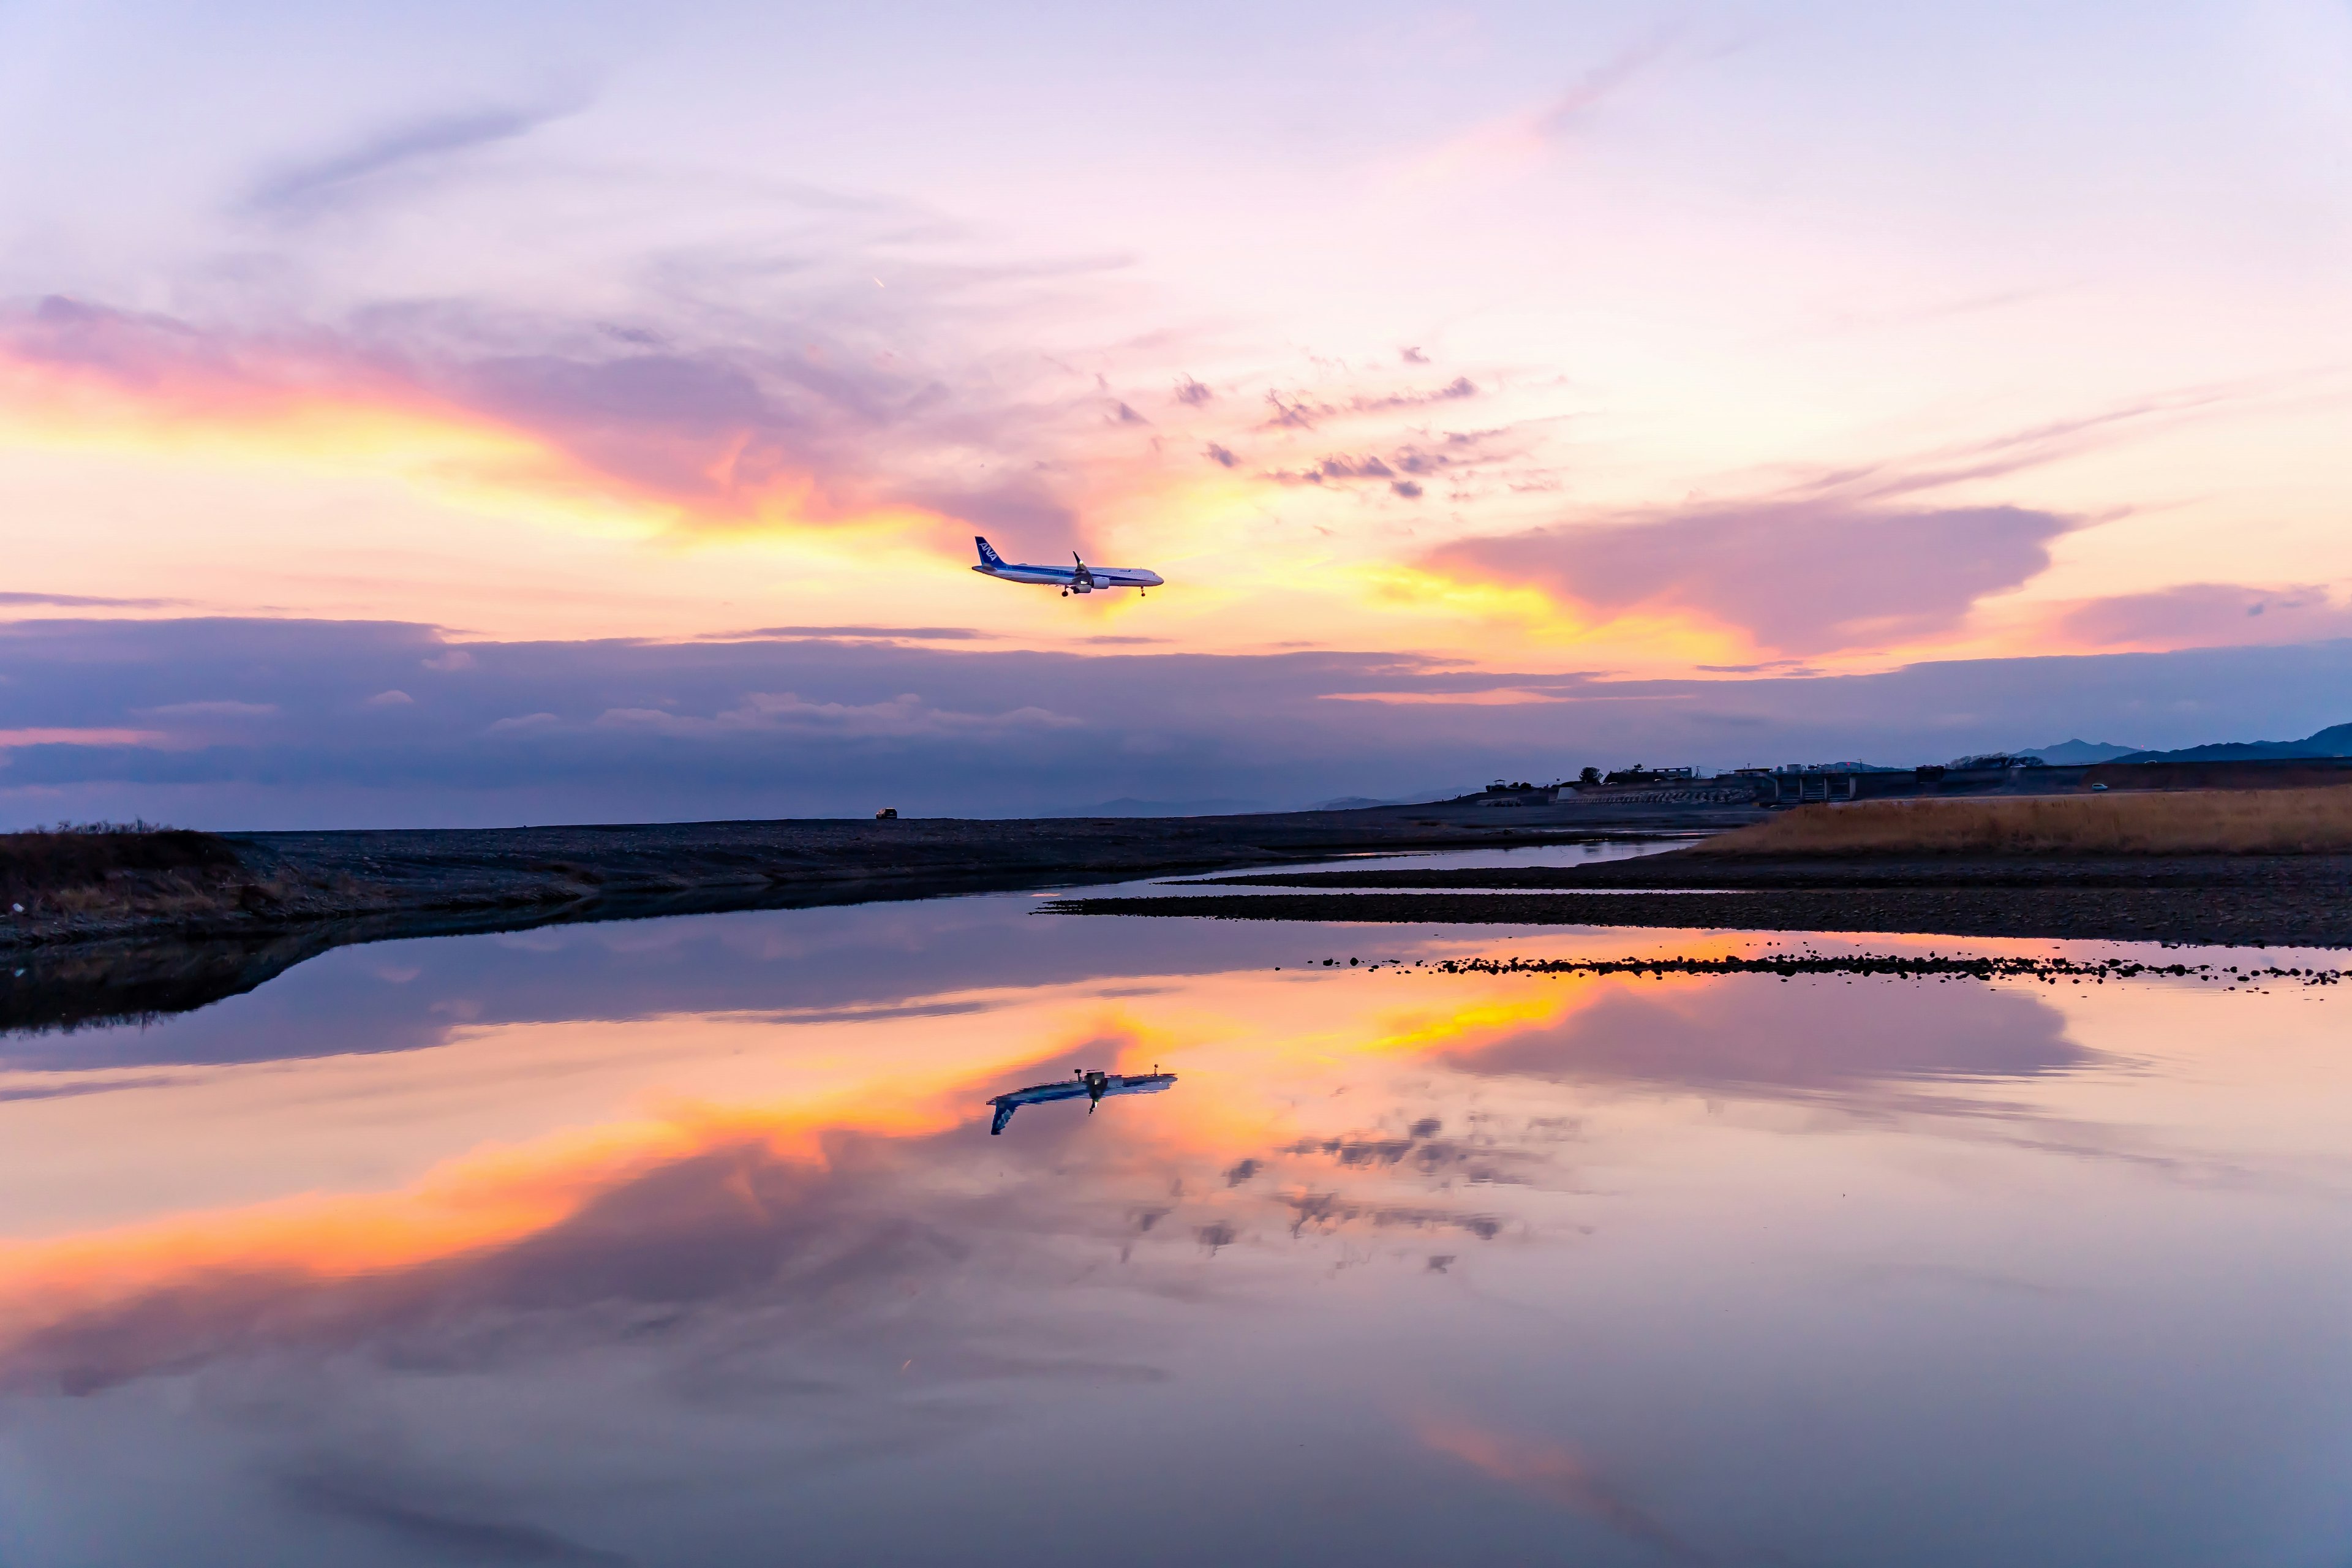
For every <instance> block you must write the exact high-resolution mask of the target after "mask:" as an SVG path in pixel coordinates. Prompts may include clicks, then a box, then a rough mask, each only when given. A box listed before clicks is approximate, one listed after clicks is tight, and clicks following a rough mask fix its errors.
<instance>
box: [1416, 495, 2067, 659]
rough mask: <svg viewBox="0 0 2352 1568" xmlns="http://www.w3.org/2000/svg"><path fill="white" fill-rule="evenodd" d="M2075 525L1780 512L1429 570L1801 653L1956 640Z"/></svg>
mask: <svg viewBox="0 0 2352 1568" xmlns="http://www.w3.org/2000/svg"><path fill="white" fill-rule="evenodd" d="M2071 526H2072V524H2071V523H2069V522H2068V521H2066V520H2065V519H2063V518H2061V517H2058V516H2056V515H2054V514H2053V513H2050V512H2045V511H2032V510H2025V509H2023V508H2020V507H1971V508H1960V509H1952V510H1938V511H1889V510H1874V509H1869V508H1861V507H1854V506H1851V505H1845V504H1841V503H1836V502H1820V503H1811V504H1809V503H1801V502H1800V503H1780V504H1773V505H1766V506H1756V507H1747V508H1724V509H1720V510H1705V511H1697V512H1689V513H1684V514H1681V515H1678V516H1668V517H1662V518H1656V519H1643V520H1639V521H1623V522H1608V523H1598V524H1591V525H1585V526H1560V527H1554V528H1542V529H1536V530H1533V531H1529V532H1526V533H1515V534H1504V535H1497V536H1493V537H1489V538H1483V539H1475V538H1474V539H1465V540H1462V541H1458V542H1454V543H1453V544H1448V545H1445V546H1443V547H1442V548H1440V549H1438V550H1436V551H1434V552H1431V554H1430V555H1429V556H1427V557H1426V558H1425V560H1424V562H1423V564H1424V565H1426V566H1427V567H1428V568H1429V569H1430V570H1432V571H1434V572H1437V573H1440V574H1444V575H1448V576H1453V577H1457V578H1464V579H1469V580H1474V581H1483V582H1490V583H1499V584H1507V585H1510V586H1528V587H1534V588H1538V589H1540V590H1542V591H1543V592H1544V593H1545V594H1547V595H1550V596H1552V597H1553V598H1555V599H1558V600H1560V601H1563V602H1565V603H1569V604H1573V605H1577V606H1578V607H1580V609H1582V610H1583V611H1585V612H1586V613H1587V614H1589V615H1591V616H1597V617H1600V618H1603V619H1608V618H1614V617H1616V616H1623V615H1627V614H1633V613H1637V612H1638V613H1644V614H1663V615H1681V616H1698V617H1701V618H1704V619H1706V620H1709V621H1713V622H1716V623H1717V624H1719V625H1724V626H1734V627H1737V628H1738V629H1739V630H1740V631H1742V632H1744V633H1746V634H1747V635H1748V637H1749V638H1750V639H1751V640H1753V641H1754V642H1755V644H1756V645H1757V646H1758V647H1765V648H1770V649H1773V650H1776V651H1778V652H1781V653H1785V654H1798V655H1803V654H1815V653H1827V652H1833V651H1837V650H1842V649H1853V648H1868V647H1895V646H1900V645H1903V644H1906V643H1909V642H1915V641H1917V640H1919V639H1921V638H1924V637H1933V636H1935V635H1937V634H1939V633H1943V632H1948V631H1951V630H1953V629H1954V628H1956V627H1958V626H1959V625H1960V624H1961V622H1962V621H1963V620H1965V619H1966V617H1967V616H1968V614H1969V610H1970V609H1971V608H1972V607H1973V606H1974V605H1976V603H1977V601H1978V600H1979V599H1981V598H1984V597H1986V596H1988V595H1993V594H1999V593H2003V592H2006V591H2008V590H2010V589H2012V588H2016V587H2018V586H2020V585H2021V584H2024V583H2026V582H2028V581H2030V580H2031V579H2032V577H2034V576H2035V575H2036V574H2039V573H2041V572H2042V570H2043V569H2045V568H2046V567H2047V566H2048V565H2049V564H2050V549H2049V546H2050V542H2051V541H2053V540H2054V539H2056V538H2057V537H2058V536H2059V535H2060V534H2062V533H2064V532H2065V531H2067V530H2068V528H2070V527H2071Z"/></svg>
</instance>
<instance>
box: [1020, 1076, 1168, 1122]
mask: <svg viewBox="0 0 2352 1568" xmlns="http://www.w3.org/2000/svg"><path fill="white" fill-rule="evenodd" d="M1175 1081H1176V1075H1175V1074H1174V1073H1172V1072H1161V1071H1160V1069H1159V1068H1157V1067H1154V1068H1152V1069H1151V1070H1150V1072H1139V1073H1116V1072H1097V1071H1095V1070H1094V1069H1093V1068H1078V1069H1077V1070H1076V1071H1075V1072H1073V1073H1072V1074H1071V1075H1070V1079H1069V1081H1068V1082H1066V1083H1033V1084H1031V1085H1030V1086H1029V1087H1028V1088H1027V1089H1014V1090H1013V1091H1012V1092H1011V1093H1010V1094H1000V1095H998V1096H997V1097H996V1098H995V1099H993V1100H990V1101H989V1102H988V1103H989V1104H991V1105H992V1106H994V1107H996V1120H995V1121H992V1122H990V1123H989V1126H988V1132H989V1136H990V1137H994V1136H995V1135H996V1134H998V1133H1000V1132H1002V1131H1004V1124H1005V1123H1006V1122H1008V1121H1012V1120H1013V1112H1014V1111H1016V1110H1020V1109H1021V1108H1022V1107H1023V1106H1024V1105H1044V1104H1045V1103H1046V1102H1047V1101H1048V1100H1076V1099H1077V1097H1078V1096H1080V1095H1082V1094H1083V1095H1085V1096H1086V1097H1087V1100H1088V1101H1090V1102H1091V1103H1089V1104H1088V1105H1087V1115H1088V1116H1092V1115H1093V1114H1094V1113H1095V1107H1096V1106H1097V1105H1100V1104H1101V1103H1102V1101H1103V1096H1105V1095H1107V1094H1158V1093H1159V1092H1160V1090H1161V1089H1166V1088H1167V1087H1168V1086H1169V1085H1170V1084H1171V1083H1174V1082H1175Z"/></svg>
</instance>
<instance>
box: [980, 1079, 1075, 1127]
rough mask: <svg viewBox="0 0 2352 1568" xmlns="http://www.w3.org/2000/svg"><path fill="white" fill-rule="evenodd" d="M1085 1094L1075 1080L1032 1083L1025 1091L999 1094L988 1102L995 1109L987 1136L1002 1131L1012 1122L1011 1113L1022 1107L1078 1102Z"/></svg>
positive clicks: (1016, 1090)
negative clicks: (1005, 1125)
mask: <svg viewBox="0 0 2352 1568" xmlns="http://www.w3.org/2000/svg"><path fill="white" fill-rule="evenodd" d="M1086 1092H1087V1086H1086V1085H1085V1084H1084V1083H1082V1082H1080V1081H1079V1080H1078V1079H1065V1080H1063V1081H1062V1082H1060V1083H1033V1084H1031V1085H1030V1086H1029V1087H1028V1088H1027V1089H1013V1091H1012V1092H1011V1093H1009V1094H1000V1095H998V1096H997V1097H996V1098H995V1099H993V1100H990V1101H989V1102H988V1103H989V1104H991V1105H992V1106H994V1107H995V1108H996V1116H995V1119H994V1120H993V1121H992V1122H991V1123H990V1124H989V1129H988V1131H989V1134H990V1135H991V1136H992V1137H993V1136H994V1135H995V1134H997V1133H999V1132H1002V1131H1004V1124H1005V1123H1006V1122H1008V1121H1012V1120H1013V1112H1014V1111H1016V1110H1020V1109H1021V1108H1022V1107H1023V1106H1024V1105H1043V1104H1045V1102H1046V1101H1048V1100H1079V1099H1083V1098H1084V1097H1085V1095H1086Z"/></svg>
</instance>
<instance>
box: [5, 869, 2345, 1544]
mask: <svg viewBox="0 0 2352 1568" xmlns="http://www.w3.org/2000/svg"><path fill="white" fill-rule="evenodd" d="M1037 902H1038V896H1037V895H1031V894H1002V895H991V896H987V897H981V898H969V899H956V900H940V901H935V902H925V903H903V904H875V905H865V906H859V907H853V908H834V909H819V910H794V911H782V912H764V913H754V914H742V915H727V916H702V917H694V918H685V919H677V920H665V921H646V922H639V923H619V924H608V925H594V926H577V927H567V928H557V929H549V930H543V931H534V932H529V933H524V934H518V935H509V936H485V937H464V938H447V939H440V940H433V941H421V942H388V943H383V944H378V945H374V946H369V947H361V948H349V949H343V950H341V951H338V952H331V953H330V954H328V955H327V956H325V957H322V958H320V959H317V960H314V961H312V962H310V963H305V964H302V965H300V966H299V967H298V968H297V969H295V970H293V971H291V972H290V973H287V974H286V975H284V976H283V977H281V978H279V979H278V980H276V981H274V982H272V983H270V984H267V985H265V986H264V987H262V988H261V989H260V990H258V991H257V992H255V993H253V994H248V995H245V996H241V997H236V998H234V999H231V1000H229V1001H226V1002H223V1003H220V1004H217V1005H214V1006H211V1007H208V1008H205V1009H204V1010H203V1011H201V1012H197V1013H194V1014H190V1015H187V1016H181V1017H177V1018H173V1019H167V1020H164V1021H163V1022H161V1023H152V1024H149V1025H147V1026H143V1027H140V1026H122V1027H110V1028H93V1029H86V1030H83V1031H80V1032H78V1033H73V1034H47V1035H35V1036H20V1037H12V1038H9V1039H7V1040H5V1042H0V1051H5V1056H0V1068H5V1070H0V1226H5V1245H0V1563H6V1564H8V1565H9V1568H47V1565H52V1564H93V1565H95V1564H108V1565H116V1564H128V1563H158V1564H162V1563H170V1564H173V1565H177V1568H186V1565H194V1564H236V1565H239V1568H246V1565H250V1564H257V1563H289V1564H310V1563H334V1564H337V1565H339V1568H359V1565H367V1564H379V1563H382V1564H392V1563H403V1564H409V1563H558V1564H567V1563H643V1564H648V1565H652V1564H762V1565H764V1564H783V1563H790V1564H835V1563H838V1564H874V1563H893V1564H902V1563H959V1564H963V1563H981V1564H986V1563H1023V1564H1036V1563H1045V1564H1052V1563H1074V1564H1075V1563H1085V1564H1089V1565H1097V1564H1102V1563H1184V1564H1195V1563H1202V1564H1205V1563H1238V1564H1248V1563H1349V1564H1388V1563H1400V1564H1402V1563H1414V1564H1420V1563H1446V1564H1472V1563H1476V1564H1523V1563H1579V1564H1617V1563H1623V1564H1657V1563H1726V1564H1731V1563H1758V1564H1800V1563H1802V1564H1813V1563H1823V1564H1827V1563H1840V1564H1848V1563H1850V1564H1880V1563H1906V1564H1941V1563H1949V1564H1972V1565H1973V1564H1985V1563H2047V1564H2072V1563H2116V1564H2132V1565H2135V1568H2147V1565H2153V1564H2173V1563H2179V1564H2200V1565H2201V1564H2212V1563H2246V1564H2285V1565H2300V1564H2313V1565H2318V1564H2340V1563H2343V1562H2345V1561H2346V1559H2347V1554H2352V1487H2347V1485H2346V1484H2345V1477H2346V1476H2347V1473H2352V1224H2347V1222H2352V1052H2347V1023H2352V1011H2347V1008H2352V994H2347V987H2341V986H2337V987H2322V988H2305V987H2302V986H2300V985H2295V984H2291V983H2290V984H2286V985H2284V986H2276V985H2273V986H2271V987H2269V988H2267V989H2258V990H2245V989H2240V990H2228V989H2225V988H2224V987H2223V985H2222V984H2217V983H2210V982H2208V983H2199V982H2190V981H2181V980H2167V979H2138V980H2132V981H2126V982H2116V981H2108V982H2106V983H2105V984H2095V983H2089V982H2084V983H2073V982H2067V981H2061V982H2059V983H2057V984H2050V983H2047V982H2045V981H2035V980H2031V979H2018V980H2003V981H1996V982H1990V983H1987V982H1983V981H1978V980H1947V981H1942V982H1938V981H1936V980H1933V979H1929V980H1924V981H1923V980H1916V979H1911V980H1906V979H1894V978H1878V977H1853V978H1845V977H1835V976H1832V977H1826V978H1813V979H1796V980H1785V981H1784V980H1780V979H1777V978H1775V977H1772V976H1769V975H1755V976H1745V975H1743V976H1733V977H1724V978H1690V977H1677V978H1667V979H1642V978H1633V977H1624V976H1619V977H1608V978H1592V977H1577V976H1565V977H1547V976H1538V975H1488V974H1438V973H1427V972H1426V971H1425V970H1424V971H1421V972H1416V971H1414V970H1413V969H1412V967H1411V966H1412V961H1414V960H1428V961H1436V960H1439V959H1443V958H1460V957H1472V956H1489V957H1509V956H1518V957H1522V958H1530V959H1533V958H1545V957H1574V956H1588V957H1601V958H1615V957H1620V956H1624V955H1628V954H1668V953H1679V954H1684V955H1690V956H1706V955H1717V954H1725V953H1735V952H1759V951H1761V950H1763V949H1764V948H1766V947H1768V946H1769V945H1772V942H1771V939H1768V938H1763V937H1752V936H1743V935H1730V934H1725V933H1720V932H1717V933H1696V934H1688V935H1678V934H1676V933H1673V932H1664V931H1631V932H1629V931H1584V930H1547V931H1533V932H1530V931H1525V930H1519V929H1513V928H1508V927H1462V926H1454V927H1443V928H1431V927H1400V926H1380V927H1360V926H1356V927H1351V926H1282V925H1258V924H1221V923H1214V922H1208V921H1174V920H1129V919H1093V920H1087V919H1078V918H1070V917H1054V916H1044V915H1036V914H1033V913H1032V912H1031V911H1032V910H1034V908H1035V906H1036V904H1037ZM1814 945H1816V946H1818V947H1821V948H1822V949H1824V950H1830V951H1834V950H1835V949H1836V948H1837V947H1838V946H1839V945H1840V944H1839V942H1837V941H1835V940H1833V939H1827V938H1824V939H1819V940H1818V941H1817V942H1815V943H1814ZM1852 945H1854V946H1856V947H1858V948H1863V949H1867V950H1868V951H1873V952H1927V951H1928V950H1930V949H1933V950H1936V951H1938V952H1945V953H1951V952H1963V951H1966V952H2031V953H2033V954H2037V955H2046V954H2051V953H2054V952H2069V953H2074V954H2078V955H2079V954H2090V955H2094V956H2095V955H2099V954H2104V953H2107V952H2118V951H2123V950H2120V949H2116V948H2113V947H2102V946H2093V945H2091V944H2054V943H2050V942H2032V943H2017V942H2010V943H2003V942H1961V941H1956V940H1955V939H1950V938H1916V939H1914V938H1878V939H1867V940H1862V939H1857V940H1856V941H1855V942H1853V944H1852ZM2164 956H2165V958H2166V959H2167V961H2171V960H2174V959H2180V958H2195V959H2210V960H2212V961H2214V962H2216V963H2245V962H2248V961H2249V955H2247V954H2245V953H2242V952H2239V953H2210V952H2200V953H2195V954H2187V953H2179V952H2172V953H2167V954H2165V955H2164ZM2318 956H2319V961H2320V962H2322V963H2327V962H2331V961H2330V960H2328V959H2327V958H2326V957H2325V955H2318ZM1349 957H1358V958H1360V959H1362V960H1363V961H1364V963H1365V964H1366V965H1370V963H1371V962H1372V961H1373V960H1375V959H1380V960H1402V961H1403V962H1404V963H1405V965H1406V967H1405V968H1404V969H1402V970H1399V969H1397V968H1393V967H1386V966H1383V967H1381V968H1379V969H1377V970H1375V969H1371V968H1369V967H1357V968H1349V966H1348V965H1347V960H1348V959H1349ZM2314 957H2315V955H2310V954H2286V953H2284V952H2272V953H2269V954H2266V955H2264V957H2263V960H2262V962H2263V963H2280V964H2300V963H2308V962H2311V961H2312V960H2313V958H2314ZM1325 958H1337V959H1338V960H1339V964H1338V965H1337V966H1336V967H1332V968H1325V967H1323V966H1322V965H1321V963H1320V961H1321V960H1323V959H1325ZM1310 963H1311V964H1313V965H1314V967H1311V968H1310V967H1308V965H1309V964H1310ZM1155 1065H1157V1066H1158V1067H1160V1068H1164V1069H1166V1070H1169V1071H1172V1072H1174V1073H1176V1074H1177V1075H1178V1081H1177V1082H1176V1084H1175V1085H1174V1086H1173V1087H1172V1088H1171V1089H1169V1090H1167V1091H1166V1092H1164V1093H1160V1094H1157V1095H1148V1096H1136V1097H1131V1098H1123V1099H1112V1100H1105V1101H1104V1102H1103V1104H1102V1106H1101V1107H1100V1109H1099V1110H1097V1111H1096V1112H1095V1113H1093V1114H1091V1115H1089V1114H1088V1112H1087V1103H1086V1101H1085V1100H1076V1101H1072V1102H1064V1103H1060V1104H1052V1105H1043V1106H1035V1107H1032V1108H1029V1109H1025V1110H1022V1111H1021V1112H1020V1113H1019V1114H1018V1115H1017V1116H1016V1117H1015V1118H1014V1119H1013V1122H1012V1124H1011V1125H1010V1127H1009V1128H1008V1129H1007V1130H1006V1131H1005V1133H1004V1135H1003V1136H1002V1137H996V1138H992V1137H991V1136H989V1132H988V1111H987V1108H986V1106H985V1105H984V1104H983V1103H982V1102H983V1101H984V1100H986V1099H987V1098H988V1097H989V1096H991V1095H992V1094H996V1093H999V1092H1002V1091H1003V1090H1006V1089H1014V1088H1018V1087H1020V1086H1022V1085H1024V1084H1032V1083H1037V1082H1041V1081H1045V1080H1047V1079H1056V1078H1064V1077H1067V1076H1068V1075H1069V1073H1070V1071H1071V1069H1073V1068H1110V1069H1115V1070H1127V1071H1136V1072H1142V1071H1149V1070H1150V1069H1151V1068H1153V1067H1154V1066H1155Z"/></svg>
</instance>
